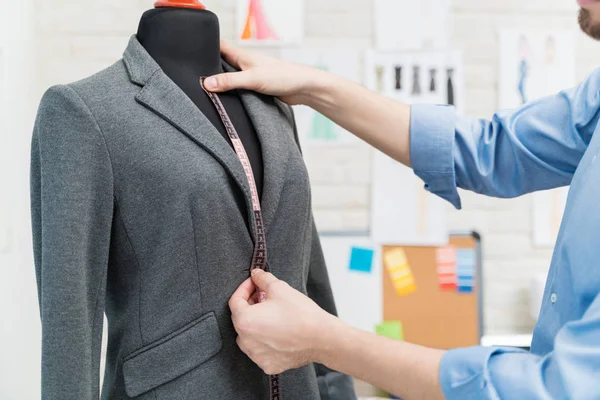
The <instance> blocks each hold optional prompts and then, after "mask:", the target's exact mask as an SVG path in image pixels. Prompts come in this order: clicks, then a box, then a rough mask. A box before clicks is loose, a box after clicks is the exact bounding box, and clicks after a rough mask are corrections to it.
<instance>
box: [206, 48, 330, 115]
mask: <svg viewBox="0 0 600 400" xmlns="http://www.w3.org/2000/svg"><path fill="white" fill-rule="evenodd" d="M221 53H222V55H223V57H224V58H225V60H227V62H228V63H229V64H231V65H232V66H234V67H235V68H237V69H239V70H241V72H232V73H226V74H219V75H216V76H213V77H210V78H207V79H206V80H205V81H204V85H205V87H206V89H207V90H210V91H212V92H226V91H229V90H233V89H247V90H252V91H255V92H259V93H262V94H267V95H271V96H277V97H279V98H280V99H281V100H282V101H284V102H286V103H288V104H291V105H296V104H305V95H306V94H307V92H309V91H310V90H311V87H313V86H314V85H316V84H317V82H318V81H319V80H320V79H321V78H322V76H323V75H325V74H326V73H325V72H323V71H320V70H318V69H316V68H310V67H306V66H302V65H297V64H294V63H291V62H287V61H282V60H278V59H276V58H271V57H267V56H264V55H260V54H254V53H250V52H247V51H244V50H242V49H238V48H236V47H233V46H231V45H230V44H229V43H227V42H225V41H221Z"/></svg>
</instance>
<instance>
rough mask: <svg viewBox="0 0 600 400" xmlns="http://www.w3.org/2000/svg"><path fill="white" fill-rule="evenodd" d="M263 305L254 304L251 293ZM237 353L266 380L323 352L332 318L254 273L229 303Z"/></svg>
mask: <svg viewBox="0 0 600 400" xmlns="http://www.w3.org/2000/svg"><path fill="white" fill-rule="evenodd" d="M257 288H258V289H259V290H261V291H263V292H265V293H266V295H267V300H266V301H265V302H263V303H260V304H259V303H258V300H257V297H256V292H257V290H256V289H257ZM229 307H230V308H231V314H232V320H233V324H234V326H235V330H236V331H237V333H238V335H239V336H238V339H237V343H238V346H239V347H240V349H241V350H242V351H243V352H244V353H246V355H248V357H250V359H252V361H254V362H255V363H256V364H257V365H258V366H259V367H260V368H262V369H263V371H264V372H265V373H267V374H269V375H276V374H280V373H282V372H284V371H287V370H289V369H294V368H298V367H301V366H303V365H306V364H309V363H311V362H320V358H321V356H322V355H324V354H325V353H326V352H327V347H328V346H327V338H328V337H330V336H331V335H332V333H333V332H335V328H336V326H337V325H338V324H341V322H339V320H338V319H337V318H335V317H334V316H332V315H330V314H328V313H327V312H325V311H324V310H322V309H321V308H320V307H319V306H318V305H317V304H315V303H314V302H313V301H312V300H310V299H309V298H308V297H306V296H304V295H303V294H302V293H300V292H298V291H297V290H295V289H293V288H292V287H290V286H289V285H288V284H287V283H285V282H283V281H280V280H279V279H277V278H275V276H273V275H272V274H270V273H268V272H264V271H261V270H254V271H253V273H252V278H250V279H248V280H247V281H246V282H244V283H243V284H242V285H241V286H240V287H239V288H238V289H237V290H236V292H235V293H234V294H233V295H232V297H231V299H230V301H229Z"/></svg>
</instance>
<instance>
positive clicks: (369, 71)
mask: <svg viewBox="0 0 600 400" xmlns="http://www.w3.org/2000/svg"><path fill="white" fill-rule="evenodd" d="M364 73H365V78H364V80H365V85H366V86H367V87H368V88H369V89H371V90H375V91H377V92H379V93H381V94H382V95H384V96H386V97H389V98H391V99H394V100H396V101H400V102H404V103H410V104H449V105H452V106H454V107H456V109H457V111H458V112H459V113H461V112H463V111H464V108H465V96H464V74H463V63H462V54H461V53H460V52H458V51H422V52H377V51H369V52H367V54H366V62H365V71H364Z"/></svg>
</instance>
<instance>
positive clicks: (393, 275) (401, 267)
mask: <svg viewBox="0 0 600 400" xmlns="http://www.w3.org/2000/svg"><path fill="white" fill-rule="evenodd" d="M383 262H384V264H385V268H386V270H387V271H388V275H389V277H390V279H391V280H392V284H393V285H394V289H395V290H396V294H398V295H399V296H406V295H409V294H411V293H414V292H415V291H416V290H417V284H416V282H415V277H414V275H413V273H412V271H411V269H410V265H409V264H408V259H407V258H406V253H405V252H404V249H402V248H395V249H393V250H387V251H386V252H385V253H384V255H383Z"/></svg>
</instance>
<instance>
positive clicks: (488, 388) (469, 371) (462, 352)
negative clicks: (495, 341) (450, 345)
mask: <svg viewBox="0 0 600 400" xmlns="http://www.w3.org/2000/svg"><path fill="white" fill-rule="evenodd" d="M516 352H521V351H519V350H517V349H511V348H499V347H468V348H464V349H456V350H449V351H447V352H446V353H445V354H444V356H443V357H442V362H441V364H440V385H441V386H442V391H443V392H444V396H445V397H446V399H447V400H470V399H473V400H481V399H494V400H497V399H498V400H499V399H500V397H499V396H498V393H497V392H496V389H495V388H494V385H493V384H492V381H491V378H490V377H491V374H490V368H489V366H490V359H492V357H494V356H495V355H500V354H504V353H516Z"/></svg>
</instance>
